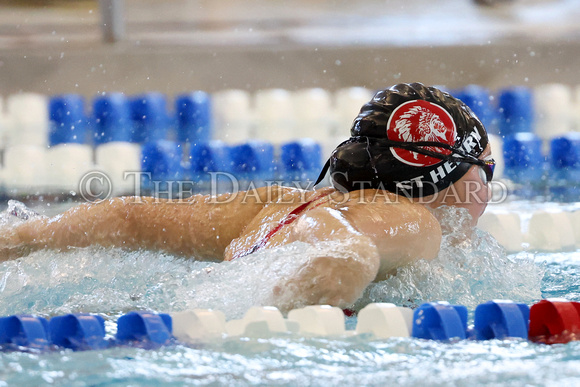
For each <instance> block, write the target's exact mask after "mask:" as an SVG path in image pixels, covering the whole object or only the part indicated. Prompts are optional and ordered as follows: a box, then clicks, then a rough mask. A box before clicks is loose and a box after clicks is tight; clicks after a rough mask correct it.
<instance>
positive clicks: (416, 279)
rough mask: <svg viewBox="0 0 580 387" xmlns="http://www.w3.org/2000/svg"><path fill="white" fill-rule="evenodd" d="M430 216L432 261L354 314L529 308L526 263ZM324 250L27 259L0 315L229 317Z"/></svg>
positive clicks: (536, 288) (7, 276)
mask: <svg viewBox="0 0 580 387" xmlns="http://www.w3.org/2000/svg"><path fill="white" fill-rule="evenodd" d="M20 210H23V208H20ZM9 211H10V209H9V210H7V211H6V212H5V213H3V214H0V222H4V221H6V222H8V221H9V222H14V223H17V222H21V221H23V220H21V219H19V218H16V217H14V216H13V215H10V216H9V215H7V212H9ZM31 216H33V215H31ZM437 216H438V218H440V221H441V223H442V226H443V229H444V233H445V235H444V238H443V243H442V247H441V251H440V253H439V256H438V257H437V258H436V259H434V260H433V261H430V262H425V261H421V262H417V263H415V264H412V265H409V266H407V267H404V268H401V269H399V270H398V272H397V275H395V276H393V277H391V278H388V279H387V280H385V281H381V282H378V283H373V284H372V285H371V286H369V287H368V288H367V290H366V291H365V293H364V296H363V297H362V298H361V300H360V302H358V303H357V307H362V306H364V304H366V303H368V302H393V303H395V304H398V305H411V306H413V305H417V304H419V303H421V302H423V301H434V300H447V301H450V302H454V303H460V304H464V305H466V306H468V307H469V308H474V307H475V306H476V305H477V304H479V303H481V302H484V301H486V300H488V299H493V298H508V299H513V300H515V301H522V302H532V301H534V300H536V299H539V298H540V297H541V293H540V284H541V279H542V276H543V270H544V269H543V267H542V266H540V265H538V264H535V263H534V262H533V260H532V256H529V255H525V254H520V255H518V256H507V255H506V254H505V252H504V250H503V249H502V248H501V247H500V246H499V245H498V244H497V243H496V242H495V240H494V239H493V238H492V237H491V236H490V235H488V234H486V233H484V232H481V231H477V230H476V231H474V232H472V231H470V229H469V227H465V225H466V222H469V218H468V215H467V213H466V212H463V211H460V210H457V209H453V208H446V209H441V210H438V214H437ZM330 248H331V247H330V246H328V245H324V244H321V245H319V246H310V245H308V244H305V243H299V242H297V243H292V244H290V245H288V246H284V247H281V248H277V249H272V250H264V251H260V252H257V253H255V254H251V255H249V256H247V257H243V258H242V259H239V260H235V261H233V262H224V263H219V264H216V263H207V262H197V261H195V260H188V259H183V258H180V257H175V256H172V255H169V254H163V253H159V252H153V251H126V250H123V249H118V248H101V247H88V248H75V249H70V250H68V251H63V252H57V251H51V250H43V251H37V252H35V253H33V254H31V255H29V256H27V257H24V258H21V259H18V260H16V261H10V262H4V263H1V264H0V315H9V314H14V313H36V314H39V315H44V316H50V315H57V314H63V313H69V312H91V313H102V314H105V315H108V316H116V315H119V314H122V313H124V312H127V311H129V310H134V309H150V310H157V311H163V312H171V311H178V310H184V309H188V308H214V309H220V310H223V311H224V312H225V313H226V315H227V317H228V318H239V317H241V316H242V315H243V314H244V313H245V311H246V310H247V309H248V308H250V307H251V306H253V305H269V304H271V303H272V300H273V298H272V289H273V288H274V286H275V285H276V284H278V283H279V282H280V280H281V279H284V278H289V277H290V276H292V275H293V274H294V273H296V271H297V270H299V269H300V267H301V266H302V265H304V264H305V263H306V262H307V261H308V260H309V259H310V258H311V257H314V256H320V254H324V251H325V249H330ZM332 248H333V250H334V251H336V246H334V247H332Z"/></svg>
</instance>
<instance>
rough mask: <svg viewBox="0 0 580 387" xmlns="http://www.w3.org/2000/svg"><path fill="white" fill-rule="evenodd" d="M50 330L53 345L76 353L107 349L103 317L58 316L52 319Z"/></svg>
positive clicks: (84, 314) (85, 315) (82, 315)
mask: <svg viewBox="0 0 580 387" xmlns="http://www.w3.org/2000/svg"><path fill="white" fill-rule="evenodd" d="M48 328H49V332H50V339H51V341H52V343H53V344H54V345H57V346H59V347H63V348H69V349H72V350H75V351H84V350H92V349H103V348H106V347H107V341H106V340H105V320H104V319H103V318H102V317H101V316H97V315H92V314H88V313H76V314H67V315H64V316H56V317H53V318H51V319H50V321H49V324H48Z"/></svg>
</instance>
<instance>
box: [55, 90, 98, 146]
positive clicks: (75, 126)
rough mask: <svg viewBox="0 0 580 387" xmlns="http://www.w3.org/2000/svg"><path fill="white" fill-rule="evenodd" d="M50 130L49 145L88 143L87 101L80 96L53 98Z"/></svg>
mask: <svg viewBox="0 0 580 387" xmlns="http://www.w3.org/2000/svg"><path fill="white" fill-rule="evenodd" d="M48 110H49V114H50V130H49V134H48V143H49V145H50V146H54V145H58V144H85V143H86V142H87V121H88V120H87V117H86V115H85V111H84V110H85V100H84V98H83V97H82V96H80V95H78V94H64V95H59V96H55V97H52V98H51V99H50V102H49V104H48Z"/></svg>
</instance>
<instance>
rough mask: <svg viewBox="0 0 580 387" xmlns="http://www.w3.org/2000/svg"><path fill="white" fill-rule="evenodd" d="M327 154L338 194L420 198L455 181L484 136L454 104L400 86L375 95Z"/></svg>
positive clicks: (429, 90) (429, 91)
mask: <svg viewBox="0 0 580 387" xmlns="http://www.w3.org/2000/svg"><path fill="white" fill-rule="evenodd" d="M350 132H351V137H350V138H349V139H348V140H347V141H345V142H343V143H342V144H340V145H339V146H338V147H337V148H336V149H335V150H334V151H333V152H332V155H331V156H330V159H329V160H328V161H327V163H326V165H325V167H324V169H323V170H322V172H321V175H320V177H319V179H318V181H320V180H322V178H323V177H324V175H325V174H326V171H327V170H328V169H330V176H331V182H332V185H333V186H334V187H335V188H336V189H338V190H340V191H343V192H345V191H354V190H359V189H365V188H376V189H386V190H387V191H390V192H394V193H397V194H403V195H405V196H407V197H423V196H429V195H432V194H434V193H436V192H438V191H441V190H443V189H445V188H447V187H449V186H450V185H451V184H453V183H454V182H456V181H457V180H459V179H460V178H461V177H462V176H463V175H465V173H467V171H468V170H469V168H470V167H471V166H472V164H473V161H474V160H476V161H477V158H478V156H479V155H481V153H482V152H483V151H484V149H485V147H486V146H487V143H488V138H487V133H486V131H485V128H484V126H483V124H482V123H481V121H480V120H479V119H478V118H477V117H476V116H475V114H474V113H473V112H472V111H471V109H469V107H467V105H465V104H464V103H463V102H461V101H460V100H458V99H456V98H453V97H452V96H451V95H449V94H448V93H445V92H443V91H441V90H439V89H437V88H435V87H426V86H424V85H422V84H421V83H410V84H406V83H402V84H398V85H395V86H393V87H391V88H389V89H386V90H382V91H379V92H377V93H376V94H375V95H374V97H373V98H372V100H371V101H370V102H368V103H367V104H365V105H364V106H363V107H362V108H361V110H360V113H359V115H358V116H357V117H356V119H355V120H354V123H353V125H352V128H351V130H350Z"/></svg>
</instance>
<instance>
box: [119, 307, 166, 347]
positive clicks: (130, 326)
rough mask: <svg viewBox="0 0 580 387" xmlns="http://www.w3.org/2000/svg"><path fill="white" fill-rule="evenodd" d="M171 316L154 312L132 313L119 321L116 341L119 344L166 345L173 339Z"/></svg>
mask: <svg viewBox="0 0 580 387" xmlns="http://www.w3.org/2000/svg"><path fill="white" fill-rule="evenodd" d="M172 331H173V328H172V321H171V316H170V315H168V314H164V313H159V314H157V313H154V312H147V311H144V312H137V311H135V312H130V313H127V314H125V315H123V316H121V317H119V319H118V320H117V335H116V340H117V342H118V343H119V344H132V345H137V346H139V345H145V346H148V345H153V346H155V345H165V344H169V342H170V341H171V338H172V334H171V333H172Z"/></svg>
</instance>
